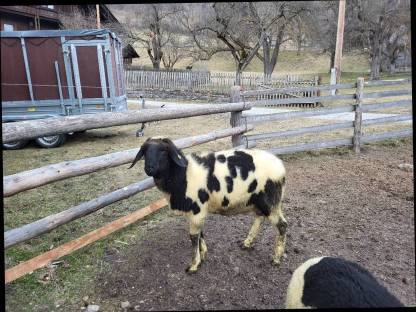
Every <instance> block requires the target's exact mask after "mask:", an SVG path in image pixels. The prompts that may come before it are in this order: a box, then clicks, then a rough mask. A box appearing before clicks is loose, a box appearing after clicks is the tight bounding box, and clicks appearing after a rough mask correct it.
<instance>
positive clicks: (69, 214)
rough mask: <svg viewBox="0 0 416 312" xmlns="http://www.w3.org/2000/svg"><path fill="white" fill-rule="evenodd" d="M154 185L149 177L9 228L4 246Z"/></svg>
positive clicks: (51, 228) (19, 241)
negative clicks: (33, 220)
mask: <svg viewBox="0 0 416 312" xmlns="http://www.w3.org/2000/svg"><path fill="white" fill-rule="evenodd" d="M154 185H155V184H154V180H153V178H147V179H144V180H142V181H140V182H136V183H133V184H130V185H127V186H125V187H123V188H121V189H118V190H116V191H114V192H111V193H107V194H104V195H102V196H100V197H97V198H94V199H92V200H89V201H86V202H83V203H81V204H79V205H77V206H74V207H72V208H69V209H67V210H64V211H61V212H58V213H56V214H53V215H50V216H46V217H44V218H42V219H40V220H37V221H35V222H32V223H29V224H25V225H23V226H21V227H18V228H15V229H12V230H9V231H7V232H5V233H4V248H9V247H11V246H14V245H16V244H18V243H22V242H24V241H27V240H29V239H31V238H33V237H37V236H39V235H41V234H44V233H47V232H50V231H52V230H53V229H55V228H57V227H58V226H61V225H63V224H66V223H69V222H71V221H73V220H75V219H79V218H81V217H83V216H86V215H88V214H90V213H93V212H94V211H97V210H99V209H101V208H104V207H106V206H108V205H110V204H112V203H115V202H117V201H120V200H123V199H126V198H128V197H131V196H133V195H135V194H137V193H139V192H143V191H145V190H147V189H149V188H151V187H153V186H154Z"/></svg>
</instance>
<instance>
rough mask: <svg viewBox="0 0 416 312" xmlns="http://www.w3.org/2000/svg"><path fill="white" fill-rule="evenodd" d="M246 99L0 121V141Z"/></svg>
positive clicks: (222, 108) (235, 106)
mask: <svg viewBox="0 0 416 312" xmlns="http://www.w3.org/2000/svg"><path fill="white" fill-rule="evenodd" d="M250 108H251V107H250V104H247V103H227V104H210V105H201V106H199V107H192V108H155V109H148V110H138V111H135V110H134V111H128V112H122V113H114V112H103V113H96V114H88V115H78V116H66V117H52V118H45V119H38V120H27V121H19V122H10V123H3V124H2V130H3V134H2V136H3V143H9V142H13V141H19V140H27V139H34V138H37V137H42V136H47V135H55V134H61V133H69V132H77V131H83V130H89V129H96V128H106V127H112V126H121V125H127V124H133V123H134V124H136V123H141V122H149V121H156V120H167V119H177V118H185V117H192V116H200V115H210V114H218V113H226V112H235V111H241V110H246V109H250Z"/></svg>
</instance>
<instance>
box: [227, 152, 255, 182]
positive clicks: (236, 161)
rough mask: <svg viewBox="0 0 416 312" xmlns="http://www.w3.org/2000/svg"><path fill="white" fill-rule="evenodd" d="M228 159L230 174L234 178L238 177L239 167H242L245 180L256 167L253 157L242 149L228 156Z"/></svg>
mask: <svg viewBox="0 0 416 312" xmlns="http://www.w3.org/2000/svg"><path fill="white" fill-rule="evenodd" d="M227 161H228V169H229V170H230V175H231V176H232V177H233V178H235V177H237V167H238V168H240V173H241V178H242V179H243V180H245V179H247V177H248V174H249V172H250V171H254V170H255V169H256V167H255V166H254V162H253V157H252V156H251V155H249V154H247V153H244V152H242V151H235V152H234V155H233V156H228V158H227Z"/></svg>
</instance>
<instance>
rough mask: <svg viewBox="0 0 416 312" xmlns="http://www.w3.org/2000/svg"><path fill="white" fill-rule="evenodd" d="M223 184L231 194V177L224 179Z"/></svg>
mask: <svg viewBox="0 0 416 312" xmlns="http://www.w3.org/2000/svg"><path fill="white" fill-rule="evenodd" d="M225 182H226V183H227V192H228V193H231V192H232V191H233V186H234V182H233V178H232V177H225Z"/></svg>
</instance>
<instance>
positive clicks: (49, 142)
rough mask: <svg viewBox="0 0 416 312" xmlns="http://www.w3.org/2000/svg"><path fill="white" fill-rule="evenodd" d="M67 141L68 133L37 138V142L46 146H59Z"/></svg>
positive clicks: (41, 145)
mask: <svg viewBox="0 0 416 312" xmlns="http://www.w3.org/2000/svg"><path fill="white" fill-rule="evenodd" d="M65 141H66V134H58V135H51V136H44V137H40V138H36V139H35V142H36V144H37V145H39V146H40V147H44V148H54V147H58V146H61V145H62V144H64V143H65Z"/></svg>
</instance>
